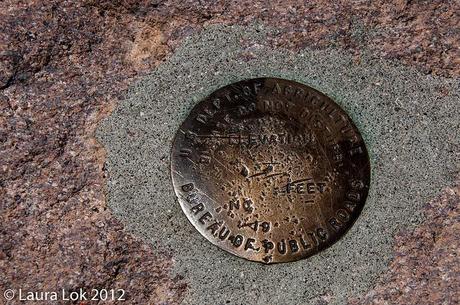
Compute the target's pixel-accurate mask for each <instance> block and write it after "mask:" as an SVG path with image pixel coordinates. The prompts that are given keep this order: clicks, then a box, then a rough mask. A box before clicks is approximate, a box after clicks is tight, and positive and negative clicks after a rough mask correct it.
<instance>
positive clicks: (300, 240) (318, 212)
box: [171, 78, 370, 263]
mask: <svg viewBox="0 0 460 305" xmlns="http://www.w3.org/2000/svg"><path fill="white" fill-rule="evenodd" d="M171 154H172V155H171V171H172V173H171V174H172V180H173V184H174V189H175V192H176V195H177V196H178V198H179V202H180V204H181V207H182V209H183V211H184V212H185V214H186V215H187V217H188V219H189V220H190V222H191V223H192V224H193V225H194V226H195V227H196V228H197V229H198V231H200V233H201V234H202V235H203V236H205V237H206V238H207V239H208V240H209V241H211V242H212V243H213V244H215V245H217V246H219V247H220V248H222V249H224V250H226V251H228V252H230V253H233V254H235V255H237V256H240V257H243V258H246V259H249V260H253V261H258V262H263V263H277V262H289V261H295V260H298V259H302V258H305V257H308V256H310V255H313V254H315V253H317V252H318V251H320V250H321V249H324V248H325V247H327V246H329V245H331V244H332V243H334V242H335V241H336V240H337V239H338V238H340V236H342V235H343V234H344V233H345V232H346V230H347V229H348V228H349V227H350V226H351V225H352V224H353V222H354V220H355V219H356V218H357V216H358V215H359V213H360V211H361V209H362V207H363V205H364V202H365V200H366V196H367V193H368V189H369V179H370V165H369V158H368V155H367V150H366V147H365V145H364V142H363V139H362V138H361V135H360V134H359V132H358V130H357V128H356V127H355V126H354V124H353V122H352V121H351V120H350V118H349V117H348V116H347V114H346V113H345V112H344V111H343V110H342V109H341V108H340V107H339V106H338V105H337V104H336V103H334V101H332V100H331V99H330V98H329V97H327V96H325V95H324V94H322V93H320V92H318V91H316V90H314V89H312V88H310V87H308V86H305V85H302V84H299V83H296V82H293V81H288V80H283V79H275V78H259V79H252V80H247V81H242V82H238V83H235V84H232V85H229V86H226V87H224V88H221V89H219V90H217V91H215V92H214V93H213V94H211V95H210V96H209V97H208V98H206V99H205V100H203V101H202V102H200V103H199V104H197V105H196V106H195V107H194V108H193V110H192V111H191V113H190V115H189V116H188V117H187V119H186V120H185V121H184V122H183V124H182V125H181V127H180V129H179V131H178V132H177V134H176V137H175V139H174V143H173V148H172V152H171Z"/></svg>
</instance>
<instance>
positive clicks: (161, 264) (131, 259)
mask: <svg viewBox="0 0 460 305" xmlns="http://www.w3.org/2000/svg"><path fill="white" fill-rule="evenodd" d="M303 2H304V1H298V3H294V1H276V2H273V1H270V4H267V3H266V2H265V1H234V2H233V1H209V2H204V1H164V2H160V1H142V0H138V1H136V0H125V1H123V0H118V1H80V2H78V3H77V1H33V0H30V1H19V0H5V1H2V2H1V3H0V28H1V29H2V31H1V32H0V89H1V91H0V198H1V199H0V209H1V214H0V233H1V234H0V274H1V275H0V287H1V288H2V289H3V288H4V287H13V288H18V287H29V288H36V289H38V288H40V289H43V290H45V289H51V288H62V287H64V288H74V287H75V288H76V287H81V286H83V287H94V286H98V287H100V286H107V285H108V286H119V287H120V286H123V287H122V288H125V289H126V290H128V291H131V293H132V295H131V297H132V298H136V300H137V301H136V302H138V303H143V304H145V303H148V302H150V303H159V302H161V301H164V302H165V303H171V304H175V303H179V302H180V300H181V299H182V297H183V293H184V290H185V282H186V279H185V280H181V279H178V278H171V277H170V275H169V273H168V268H169V267H170V266H171V264H172V258H171V255H173V254H172V253H165V254H164V255H160V256H158V255H153V252H152V250H151V249H150V248H149V247H147V246H145V245H143V244H142V243H141V242H139V241H137V240H136V239H135V238H134V237H132V236H131V235H130V234H128V233H126V232H125V231H123V229H122V226H121V224H120V223H119V222H118V221H117V220H115V219H114V217H113V216H111V213H110V212H109V211H108V210H107V209H106V203H105V197H104V184H105V177H104V173H103V165H104V151H103V149H102V147H101V146H100V145H98V144H97V143H96V142H95V141H94V140H93V138H92V136H93V132H94V129H95V126H96V124H97V123H98V122H99V121H100V120H101V118H103V117H105V116H107V115H108V113H110V112H111V110H112V109H113V107H114V105H115V103H116V102H117V101H118V100H119V99H120V97H121V96H122V94H123V92H124V90H125V89H126V88H127V85H128V84H130V83H131V82H132V81H133V79H135V78H136V77H137V76H139V75H142V74H144V73H146V72H147V71H149V69H151V68H152V67H154V66H155V65H156V64H157V63H158V62H160V61H161V60H163V59H164V58H165V57H166V56H167V55H168V54H170V53H171V52H172V51H174V49H175V48H176V47H177V46H178V45H179V43H180V41H181V40H182V39H183V38H184V37H187V36H189V35H190V34H191V33H193V32H195V31H197V30H199V29H200V28H201V26H202V25H203V24H206V23H227V24H234V23H236V24H248V23H250V22H263V23H266V24H267V25H273V26H276V27H279V29H280V32H279V34H278V35H275V36H274V37H273V38H272V39H273V44H274V45H280V46H283V47H284V46H285V47H289V48H293V49H296V48H299V47H302V46H306V45H308V46H312V47H319V48H320V47H322V46H326V45H330V44H332V45H336V46H337V47H338V48H344V49H347V50H349V51H351V52H353V53H354V54H357V55H358V54H360V52H362V50H363V49H365V50H370V52H372V53H373V54H374V55H375V56H378V57H380V56H382V57H386V58H389V59H396V60H400V61H401V62H403V63H404V64H407V65H414V66H416V67H418V68H419V69H421V70H422V71H424V72H426V73H435V74H438V75H444V76H449V77H455V76H459V75H460V55H459V48H458V41H459V22H460V18H459V11H460V3H459V2H458V1H442V0H438V1H394V2H391V1H359V2H358V1H357V2H349V1H333V2H330V1H321V0H319V1H313V2H309V3H310V4H308V5H307V6H304V5H303V4H302V3H303ZM248 56H250V49H249V51H248ZM443 207H444V205H442V206H441V207H440V208H443ZM437 209H438V208H433V209H428V212H427V217H428V218H429V219H433V221H434V222H435V223H436V224H442V223H443V222H445V221H449V219H453V220H452V221H454V222H457V223H458V218H452V217H451V216H448V214H446V215H445V216H444V214H437V212H436V211H437ZM446 219H447V220H446ZM429 223H430V222H429ZM433 225H434V224H433ZM422 228H424V227H422ZM421 230H422V229H421ZM407 234H410V233H407ZM409 236H410V235H409ZM446 238H449V237H447V235H446ZM446 243H447V244H450V245H452V244H453V245H458V240H457V239H456V238H455V236H453V237H450V238H449V239H448V240H447V241H446ZM443 245H444V243H436V244H434V246H433V250H432V252H433V253H436V251H439V253H442V251H444V250H443V249H444V248H443ZM397 249H399V248H397ZM455 249H456V248H455ZM409 250H410V249H407V250H406V249H405V248H404V246H401V249H400V250H397V251H402V252H403V253H406V252H405V251H409ZM417 255H419V254H416V253H415V252H414V254H413V257H414V261H416V260H417V259H416V257H418V256H417ZM440 257H441V256H436V255H435V256H433V259H434V260H437V262H439V264H441V265H442V264H443V261H442V260H440ZM457 266H458V264H457ZM417 268H419V267H417ZM446 268H447V267H446ZM441 269H442V268H441ZM423 276H424V277H429V276H430V275H429V274H427V275H423ZM441 276H442V275H441ZM457 278H458V277H457ZM389 280H390V281H391V277H390V279H389ZM404 280H405V279H401V281H404ZM415 282H416V283H418V285H421V283H422V282H423V280H422V278H421V277H420V281H415ZM401 285H403V284H401ZM385 287H388V288H385ZM417 287H419V288H420V290H419V291H425V290H424V289H426V288H422V287H423V286H417ZM379 289H380V290H378V294H380V295H383V294H385V293H386V294H387V295H388V293H389V292H388V291H390V290H388V291H387V292H385V289H392V288H391V287H390V286H384V285H383V286H381V288H379ZM414 289H415V288H414ZM457 291H458V289H457ZM427 293H429V292H428V291H427ZM366 298H367V299H371V297H369V296H368V297H366ZM375 298H377V297H375ZM447 302H449V301H447ZM133 303H134V301H133ZM446 304H450V303H446ZM452 304H454V303H452Z"/></svg>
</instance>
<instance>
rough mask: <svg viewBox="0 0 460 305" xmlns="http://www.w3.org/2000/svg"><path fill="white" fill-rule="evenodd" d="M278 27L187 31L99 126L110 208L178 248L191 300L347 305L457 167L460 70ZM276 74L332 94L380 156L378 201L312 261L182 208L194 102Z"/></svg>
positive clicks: (162, 246) (375, 160)
mask: <svg viewBox="0 0 460 305" xmlns="http://www.w3.org/2000/svg"><path fill="white" fill-rule="evenodd" d="M267 31H269V30H267V29H264V28H262V27H261V26H252V27H244V28H242V27H222V26H217V27H210V28H206V29H205V30H203V31H202V32H201V33H199V34H197V35H195V36H193V37H191V38H189V39H187V40H186V41H185V42H184V44H183V45H182V46H181V47H180V48H179V49H178V50H177V51H176V52H175V54H174V55H173V56H172V57H171V58H169V59H168V60H167V61H166V62H165V63H163V64H161V65H160V66H159V67H158V68H157V69H156V70H154V71H153V72H152V73H151V74H150V75H149V76H147V77H144V78H143V79H142V80H141V81H139V82H137V83H136V84H135V85H133V86H132V87H131V88H130V90H129V92H128V94H127V96H126V99H125V101H123V102H122V103H120V104H119V106H118V108H117V109H116V110H115V111H114V113H113V114H112V115H111V116H110V117H109V118H108V119H107V120H105V121H104V122H103V124H102V125H101V126H100V128H99V130H98V133H97V135H98V138H99V139H100V140H101V141H102V143H103V144H104V145H105V147H106V148H107V150H108V159H107V170H108V174H109V182H108V204H109V206H110V208H111V209H112V211H113V213H114V214H115V215H116V216H117V217H119V218H120V219H121V220H122V221H123V222H124V223H125V224H126V226H127V227H128V228H129V229H130V230H131V231H132V232H134V233H135V234H137V235H138V236H140V237H141V238H143V239H144V240H145V241H147V242H149V243H151V244H152V245H153V247H154V249H156V250H157V251H163V250H168V251H171V252H172V253H174V259H175V261H176V264H175V268H176V270H175V272H177V273H178V274H179V275H182V276H184V277H185V278H187V281H188V283H189V287H190V289H189V291H188V292H187V296H186V298H185V300H184V301H183V304H188V305H191V304H200V305H202V304H274V305H275V304H322V303H324V302H326V301H327V303H328V304H344V303H346V302H347V299H348V298H349V297H350V296H355V295H358V294H360V293H364V292H365V291H366V290H368V289H369V288H371V287H372V286H373V284H374V283H375V281H376V279H377V278H378V277H379V275H380V274H381V273H382V272H384V271H385V269H386V266H387V264H388V262H389V261H390V259H391V255H392V243H393V236H394V234H395V233H396V232H397V231H398V230H399V229H401V228H402V227H410V226H411V225H413V224H414V223H419V222H420V220H421V216H420V209H421V206H422V204H423V203H425V202H426V201H427V200H428V199H429V198H430V196H434V195H436V194H438V193H439V192H440V190H441V188H442V187H443V186H446V185H449V184H452V183H453V181H454V180H455V179H454V177H455V174H456V173H457V172H458V163H459V162H458V161H459V156H458V154H457V152H458V145H459V143H458V142H459V139H458V134H459V131H460V130H459V126H458V117H457V115H458V113H460V104H459V102H458V101H459V98H460V96H459V85H458V84H459V83H458V81H457V80H452V79H443V78H438V77H433V76H426V75H422V74H420V73H418V72H416V71H415V70H411V69H410V68H407V67H401V66H398V65H397V64H396V63H391V62H385V61H378V60H375V59H371V56H361V57H360V58H357V57H351V56H349V55H347V54H344V53H341V52H340V51H338V50H334V49H326V50H321V51H318V50H316V51H312V50H308V49H304V50H301V51H299V52H296V53H292V52H289V51H285V50H281V49H273V48H271V47H269V46H267V44H266V43H265V42H266V35H267ZM265 76H267V77H280V78H286V79H291V80H294V81H298V82H301V83H304V84H307V85H309V86H311V87H313V88H316V89H318V90H320V91H321V92H323V93H325V94H326V95H328V96H330V97H331V98H333V99H334V100H335V101H336V102H337V103H338V104H339V105H341V106H342V107H343V108H344V109H345V110H346V111H347V112H348V113H349V115H350V117H351V118H352V119H353V121H354V122H355V124H356V126H357V127H358V128H359V130H360V131H361V134H362V135H363V137H364V139H365V141H366V144H367V148H368V150H369V153H370V157H371V165H372V181H371V189H370V193H369V197H368V200H367V203H366V205H365V208H364V210H363V212H362V214H361V215H360V217H359V219H358V221H357V222H356V223H355V224H354V226H353V227H352V228H351V230H350V231H349V232H348V233H347V234H346V235H345V236H344V238H342V239H341V240H340V241H339V242H337V243H336V244H334V245H333V246H332V247H330V248H329V249H327V250H325V251H323V252H321V253H320V254H318V255H316V256H313V257H311V258H308V259H306V260H302V261H298V262H295V263H288V264H278V265H269V266H265V265H261V264H258V263H254V262H249V261H245V260H243V259H240V258H237V257H235V256H232V255H230V254H228V253H226V252H224V251H222V250H220V249H218V248H217V247H215V246H213V245H212V244H211V243H209V242H208V241H206V240H205V238H204V237H202V236H201V235H200V234H199V233H198V231H197V230H195V229H194V228H193V227H192V225H191V224H190V223H188V221H187V219H186V217H185V215H184V214H183V213H182V211H181V209H180V206H179V204H178V202H177V200H176V198H175V196H174V192H173V190H172V186H171V182H170V173H169V152H170V146H171V141H172V139H173V136H174V134H175V132H176V130H177V128H178V127H179V125H180V123H181V122H182V120H184V118H185V117H186V116H187V114H188V111H189V110H190V109H191V108H192V107H193V106H194V105H195V104H196V103H197V102H198V101H199V100H201V99H202V98H204V97H206V96H207V95H209V94H210V93H211V92H213V91H214V90H216V89H218V88H220V87H222V86H225V85H227V84H229V83H232V82H236V81H239V80H242V79H248V78H255V77H265Z"/></svg>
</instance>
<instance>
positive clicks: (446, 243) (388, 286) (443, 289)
mask: <svg viewBox="0 0 460 305" xmlns="http://www.w3.org/2000/svg"><path fill="white" fill-rule="evenodd" d="M425 213H426V216H427V220H426V221H425V222H424V223H423V224H422V225H421V226H420V227H418V228H417V229H415V230H411V231H402V232H400V233H399V234H398V235H397V236H396V238H395V239H396V243H395V247H394V249H395V257H394V260H393V262H392V263H391V264H390V266H389V271H388V272H387V273H386V274H385V275H383V276H382V278H381V280H380V282H379V283H378V285H377V286H376V287H375V288H374V289H373V290H372V291H370V292H369V293H367V294H366V295H365V296H362V297H360V298H355V299H353V300H351V301H350V305H357V304H363V305H364V304H366V305H367V304H369V305H370V304H372V305H377V304H407V305H409V304H414V305H428V304H430V305H431V304H433V305H438V304H459V303H460V270H459V268H458V265H459V254H460V253H459V247H458V246H459V245H458V236H459V234H460V189H459V187H458V185H457V186H455V187H453V188H447V189H446V190H445V191H444V192H443V194H442V195H441V196H440V197H439V198H437V199H435V200H433V201H432V202H430V203H429V204H428V205H427V206H426V207H425Z"/></svg>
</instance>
